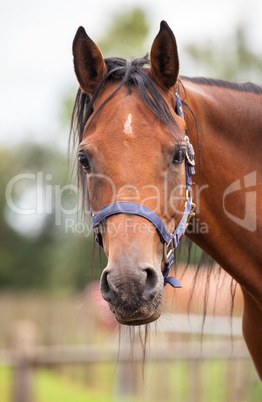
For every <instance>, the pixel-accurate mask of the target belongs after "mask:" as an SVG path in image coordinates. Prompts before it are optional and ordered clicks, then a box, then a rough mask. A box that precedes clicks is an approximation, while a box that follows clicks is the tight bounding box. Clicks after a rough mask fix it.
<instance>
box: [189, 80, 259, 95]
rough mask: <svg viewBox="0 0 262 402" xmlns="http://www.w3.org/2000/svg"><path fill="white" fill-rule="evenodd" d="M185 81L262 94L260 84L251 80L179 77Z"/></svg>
mask: <svg viewBox="0 0 262 402" xmlns="http://www.w3.org/2000/svg"><path fill="white" fill-rule="evenodd" d="M181 78H182V79H183V80H185V81H191V82H194V83H195V84H202V85H208V86H214V87H217V88H225V89H231V90H233V91H239V92H247V93H253V94H257V95H262V86H261V85H256V84H253V83H252V82H245V83H243V84H240V83H237V82H231V81H225V80H218V79H214V78H205V77H181Z"/></svg>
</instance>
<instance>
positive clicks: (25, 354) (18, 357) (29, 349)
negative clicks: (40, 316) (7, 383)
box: [11, 321, 36, 402]
mask: <svg viewBox="0 0 262 402" xmlns="http://www.w3.org/2000/svg"><path fill="white" fill-rule="evenodd" d="M11 342H12V349H13V354H14V362H15V364H14V371H13V386H12V389H11V393H12V395H11V401H12V402H34V400H35V398H34V355H35V346H36V326H35V324H34V323H33V322H31V321H18V322H16V323H15V324H14V325H13V329H12V333H11Z"/></svg>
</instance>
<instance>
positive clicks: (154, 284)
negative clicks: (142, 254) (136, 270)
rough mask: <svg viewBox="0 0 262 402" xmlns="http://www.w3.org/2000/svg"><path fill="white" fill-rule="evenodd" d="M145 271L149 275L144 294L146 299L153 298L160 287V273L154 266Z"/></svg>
mask: <svg viewBox="0 0 262 402" xmlns="http://www.w3.org/2000/svg"><path fill="white" fill-rule="evenodd" d="M145 272H146V275H147V276H146V283H145V290H144V296H145V298H146V299H153V298H154V297H155V295H156V293H157V289H158V287H159V278H158V274H157V272H156V271H155V269H153V268H147V269H146V270H145Z"/></svg>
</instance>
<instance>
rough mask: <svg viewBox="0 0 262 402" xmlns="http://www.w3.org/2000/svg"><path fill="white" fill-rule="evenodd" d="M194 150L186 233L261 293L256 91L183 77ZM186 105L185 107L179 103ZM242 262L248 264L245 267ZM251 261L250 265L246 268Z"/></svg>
mask: <svg viewBox="0 0 262 402" xmlns="http://www.w3.org/2000/svg"><path fill="white" fill-rule="evenodd" d="M184 85H185V88H186V94H187V95H186V97H185V102H186V103H187V104H188V105H189V107H190V108H191V111H192V112H193V114H194V116H195V119H196V121H197V125H198V132H197V131H196V125H195V122H194V119H193V118H192V114H191V113H190V112H189V111H188V112H186V123H187V127H188V134H189V137H190V139H191V141H192V143H193V145H194V148H195V151H196V175H195V177H194V182H195V187H194V199H195V202H196V204H197V213H196V217H195V221H194V222H193V227H192V230H191V233H188V236H189V237H190V238H192V240H193V241H195V242H196V243H197V244H198V245H199V246H200V247H202V248H203V249H204V250H205V251H206V252H207V253H208V254H210V255H211V257H212V258H214V259H215V260H216V261H217V262H218V263H219V264H220V265H221V266H222V267H223V268H224V269H225V270H226V271H228V272H229V273H230V274H231V276H233V277H234V278H235V279H236V280H237V281H238V282H239V283H240V284H242V285H243V286H247V288H249V289H252V291H253V288H255V291H257V292H258V293H259V294H260V296H261V297H262V285H260V286H257V287H256V281H257V279H258V275H259V277H260V280H261V279H262V278H261V275H262V270H261V257H262V253H261V238H262V220H261V217H262V202H261V200H262V193H261V190H260V189H259V187H258V183H259V182H261V174H262V165H261V158H262V141H261V134H262V113H261V110H262V95H255V94H252V93H244V92H239V91H233V90H228V89H224V88H217V87H214V86H207V85H199V84H193V83H191V82H187V81H186V82H184ZM185 111H186V109H185ZM248 267H249V268H250V269H248ZM251 267H252V268H251Z"/></svg>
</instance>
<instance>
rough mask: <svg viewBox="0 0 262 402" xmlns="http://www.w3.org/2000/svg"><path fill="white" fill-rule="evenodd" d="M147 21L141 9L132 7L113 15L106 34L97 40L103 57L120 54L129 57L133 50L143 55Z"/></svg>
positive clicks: (147, 29)
mask: <svg viewBox="0 0 262 402" xmlns="http://www.w3.org/2000/svg"><path fill="white" fill-rule="evenodd" d="M148 33H149V23H148V21H147V18H146V14H145V12H144V11H143V10H141V9H134V10H131V11H128V12H125V13H121V14H119V15H117V16H115V18H114V21H113V23H112V24H111V25H110V26H109V27H108V30H107V32H106V34H105V35H104V36H103V37H102V38H101V39H100V40H99V41H98V42H97V45H98V46H99V48H100V49H101V51H102V53H103V56H104V57H112V56H121V57H125V58H130V57H133V56H134V52H135V53H136V54H137V55H138V56H141V55H144V54H143V53H146V49H145V48H144V44H145V41H146V39H147V35H148Z"/></svg>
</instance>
